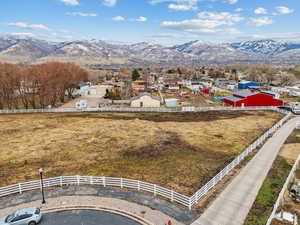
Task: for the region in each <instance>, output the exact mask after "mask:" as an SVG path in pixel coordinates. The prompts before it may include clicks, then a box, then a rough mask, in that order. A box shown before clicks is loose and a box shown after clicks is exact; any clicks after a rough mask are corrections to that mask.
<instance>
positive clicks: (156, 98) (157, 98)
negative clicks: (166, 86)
mask: <svg viewBox="0 0 300 225" xmlns="http://www.w3.org/2000/svg"><path fill="white" fill-rule="evenodd" d="M143 96H148V97H151V98H153V99H155V100H158V101H160V97H157V96H152V95H150V94H149V93H143V94H140V95H138V96H135V97H132V98H131V101H134V100H137V99H140V98H141V97H143Z"/></svg>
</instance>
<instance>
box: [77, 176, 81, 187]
mask: <svg viewBox="0 0 300 225" xmlns="http://www.w3.org/2000/svg"><path fill="white" fill-rule="evenodd" d="M76 179H77V185H78V186H79V185H80V177H79V175H77V176H76Z"/></svg>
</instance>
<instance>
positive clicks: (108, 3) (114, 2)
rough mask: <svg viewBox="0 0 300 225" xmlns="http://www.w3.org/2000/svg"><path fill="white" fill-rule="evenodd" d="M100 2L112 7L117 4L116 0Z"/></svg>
mask: <svg viewBox="0 0 300 225" xmlns="http://www.w3.org/2000/svg"><path fill="white" fill-rule="evenodd" d="M102 4H103V5H105V6H108V7H114V6H115V5H116V4H117V0H103V2H102Z"/></svg>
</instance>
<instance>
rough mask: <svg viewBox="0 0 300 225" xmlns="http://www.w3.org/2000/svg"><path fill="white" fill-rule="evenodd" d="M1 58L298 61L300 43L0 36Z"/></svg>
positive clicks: (132, 62)
mask: <svg viewBox="0 0 300 225" xmlns="http://www.w3.org/2000/svg"><path fill="white" fill-rule="evenodd" d="M0 61H2V62H9V63H41V62H47V61H65V62H75V63H78V64H80V65H87V64H88V65H93V64H97V65H110V66H139V67H143V66H162V67H165V66H179V65H180V66H193V65H199V64H203V65H204V64H245V63H246V64H248V63H275V64H299V63H300V43H290V42H284V41H275V40H253V41H244V42H236V43H223V44H216V43H207V42H203V41H192V42H188V43H185V44H182V45H176V46H171V47H165V46H162V45H158V44H151V43H146V42H141V43H136V44H130V45H129V44H128V45H120V44H111V43H107V42H104V41H100V40H81V41H66V42H54V41H46V40H41V39H36V38H32V37H28V36H17V35H2V36H0Z"/></svg>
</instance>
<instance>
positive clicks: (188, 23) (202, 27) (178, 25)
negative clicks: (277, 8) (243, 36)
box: [161, 11, 244, 34]
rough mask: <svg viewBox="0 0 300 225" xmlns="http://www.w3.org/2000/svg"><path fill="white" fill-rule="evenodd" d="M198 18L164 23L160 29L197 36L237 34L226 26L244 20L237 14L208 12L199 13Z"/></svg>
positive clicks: (236, 31) (233, 29) (235, 30)
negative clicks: (195, 34)
mask: <svg viewBox="0 0 300 225" xmlns="http://www.w3.org/2000/svg"><path fill="white" fill-rule="evenodd" d="M198 18H199V19H191V20H183V21H165V22H163V23H162V24H161V27H164V28H168V29H173V30H180V31H185V32H189V33H197V34H199V33H201V34H237V33H240V32H239V31H238V30H237V29H235V28H232V27H228V26H233V25H235V24H236V23H238V22H240V21H242V20H244V18H243V17H242V16H241V15H239V14H232V13H229V12H219V13H218V12H208V11H203V12H199V13H198ZM226 26H227V27H226Z"/></svg>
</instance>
